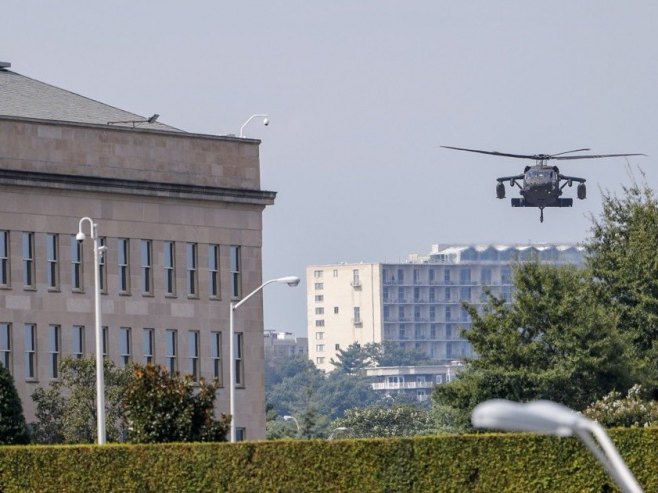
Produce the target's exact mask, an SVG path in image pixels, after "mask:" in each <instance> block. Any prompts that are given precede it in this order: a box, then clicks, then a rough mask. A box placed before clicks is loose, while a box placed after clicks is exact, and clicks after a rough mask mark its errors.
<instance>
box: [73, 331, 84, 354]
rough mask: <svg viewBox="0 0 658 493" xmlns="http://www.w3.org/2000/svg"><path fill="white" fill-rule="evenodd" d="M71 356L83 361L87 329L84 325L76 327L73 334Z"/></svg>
mask: <svg viewBox="0 0 658 493" xmlns="http://www.w3.org/2000/svg"><path fill="white" fill-rule="evenodd" d="M71 340H72V347H71V356H73V357H74V358H76V359H82V358H83V357H84V354H85V327H84V325H74V326H73V333H72V337H71Z"/></svg>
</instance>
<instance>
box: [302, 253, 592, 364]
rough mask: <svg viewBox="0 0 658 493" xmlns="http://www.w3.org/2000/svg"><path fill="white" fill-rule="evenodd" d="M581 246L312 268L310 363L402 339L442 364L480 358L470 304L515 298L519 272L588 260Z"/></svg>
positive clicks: (309, 288) (406, 345) (436, 255)
mask: <svg viewBox="0 0 658 493" xmlns="http://www.w3.org/2000/svg"><path fill="white" fill-rule="evenodd" d="M583 255H584V251H583V248H582V247H579V246H576V245H449V246H439V245H433V247H432V250H431V251H430V253H429V254H427V255H418V254H413V255H410V256H409V258H408V259H407V261H406V262H404V263H358V264H356V263H354V264H349V263H341V264H331V265H312V266H309V267H307V269H306V281H307V283H306V285H307V320H308V338H309V358H310V359H311V360H312V361H313V362H315V364H316V365H317V366H318V367H319V368H321V369H323V370H326V371H331V370H332V369H333V365H331V359H332V358H335V355H336V353H337V351H338V350H339V349H345V348H346V347H347V346H349V345H350V344H352V343H354V342H358V343H360V344H366V343H369V342H382V341H395V342H397V343H398V344H400V346H401V347H403V348H406V349H409V350H411V349H415V350H418V351H421V352H423V353H425V354H426V355H428V356H429V357H431V359H432V360H433V361H435V362H437V363H439V364H448V363H449V362H450V361H453V360H459V359H462V358H464V357H470V356H472V355H473V353H472V350H471V347H470V345H469V344H468V342H467V341H466V340H465V339H464V338H463V337H462V336H461V331H462V329H468V327H470V324H471V321H470V317H469V316H468V313H467V312H466V311H465V310H464V309H463V308H462V301H467V302H470V303H474V304H482V303H484V302H485V301H486V292H487V291H489V292H491V293H493V294H495V295H496V296H499V297H503V298H505V299H507V300H511V299H512V293H513V282H512V266H513V264H514V263H517V262H525V261H529V260H538V261H540V262H545V263H551V264H558V265H559V264H575V265H580V264H582V262H583Z"/></svg>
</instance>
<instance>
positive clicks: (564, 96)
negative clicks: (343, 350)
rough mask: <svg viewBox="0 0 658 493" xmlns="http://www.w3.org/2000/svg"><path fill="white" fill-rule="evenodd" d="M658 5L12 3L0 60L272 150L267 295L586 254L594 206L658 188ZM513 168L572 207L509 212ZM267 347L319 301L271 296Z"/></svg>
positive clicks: (267, 174) (264, 164)
mask: <svg viewBox="0 0 658 493" xmlns="http://www.w3.org/2000/svg"><path fill="white" fill-rule="evenodd" d="M657 23H658V2H655V1H649V0H647V1H645V0H635V1H632V2H618V1H612V0H598V1H594V0H591V1H588V0H579V1H576V2H574V1H572V0H555V1H552V2H528V1H525V0H509V1H508V0H505V1H502V0H501V1H497V2H496V1H490V0H472V1H466V2H454V1H444V0H422V1H421V0H417V1H414V0H407V1H404V2H403V1H389V0H379V1H374V0H373V1H362V0H331V1H324V2H322V1H308V0H281V1H278V2H272V1H265V0H263V1H255V0H241V1H240V2H235V1H233V2H228V1H222V0H195V1H193V2H180V1H171V0H159V1H155V0H142V1H139V2H135V1H134V0H130V1H127V0H115V1H113V2H89V1H88V0H60V1H58V2H43V1H36V0H4V1H3V7H2V29H0V61H6V62H10V63H11V64H12V67H11V69H12V70H14V71H16V72H18V73H21V74H23V75H26V76H28V77H32V78H34V79H37V80H40V81H43V82H46V83H49V84H52V85H55V86H58V87H62V88H65V89H68V90H70V91H73V92H77V93H79V94H82V95H84V96H87V97H90V98H93V99H96V100H99V101H102V102H104V103H107V104H111V105H113V106H117V107H119V108H122V109H125V110H128V111H131V112H134V113H138V114H141V115H144V116H150V115H152V114H154V113H158V114H160V119H159V121H161V122H163V123H167V124H169V125H172V126H174V127H177V128H180V129H183V130H186V131H190V132H196V133H205V134H214V135H226V134H239V131H240V127H241V126H242V124H243V123H244V122H245V121H246V120H247V119H248V118H249V116H250V115H253V114H259V113H266V114H268V115H270V119H271V123H270V125H269V126H267V127H265V126H263V125H262V124H261V122H260V120H259V119H254V120H252V121H251V122H250V123H249V125H248V126H247V127H245V135H246V136H248V137H253V138H257V139H261V140H262V143H261V147H260V153H261V186H262V188H263V189H265V190H272V191H276V192H277V194H278V195H277V199H276V203H275V205H274V206H270V207H268V208H267V209H266V210H265V212H264V215H263V220H264V226H263V228H264V229H263V242H264V245H263V278H264V280H267V279H271V278H275V277H281V276H287V275H297V276H299V277H301V278H302V279H303V278H304V276H305V270H306V267H307V266H309V265H317V264H330V263H337V262H361V261H363V262H397V261H404V260H405V259H406V258H407V256H408V255H409V254H410V253H421V254H424V253H428V252H429V251H430V250H431V247H432V245H433V244H452V243H478V244H480V243H545V242H559V243H562V242H569V243H572V242H583V241H586V240H587V239H588V238H589V236H590V234H591V227H592V219H593V218H597V217H599V215H600V213H601V191H602V190H603V191H607V192H609V193H612V194H619V193H621V191H622V187H623V186H624V185H629V184H630V183H631V180H632V179H633V175H634V176H635V179H639V180H642V178H641V175H642V174H644V176H645V177H644V179H645V180H646V182H647V184H648V185H649V186H651V187H652V188H656V186H657V185H658V171H657V170H656V167H655V165H654V162H655V159H656V157H657V156H658V139H656V137H655V135H656V131H657V130H658V97H657V95H656V92H657V90H658V63H657V61H658V30H656V25H657ZM442 145H449V146H457V147H468V148H476V149H484V150H492V151H501V152H511V153H519V154H536V153H547V154H552V153H558V152H562V151H568V150H571V149H579V148H584V147H586V148H591V149H592V152H594V153H598V154H607V153H645V154H647V155H648V156H647V157H632V158H628V159H625V158H613V159H605V160H579V161H563V162H561V163H558V164H559V165H560V170H561V171H562V172H563V173H565V174H569V175H574V176H581V177H584V178H587V184H588V198H587V199H586V200H584V201H580V200H577V199H575V196H576V190H575V186H574V187H573V188H571V189H569V188H566V189H565V196H567V197H574V206H573V208H565V209H546V211H545V220H544V222H543V223H540V222H539V211H538V210H537V209H533V208H527V209H519V208H511V207H510V204H509V197H512V196H517V195H516V194H512V192H511V191H510V190H509V187H508V192H507V193H508V198H507V199H505V200H497V199H496V198H495V197H496V195H495V185H496V178H497V177H498V176H506V175H514V174H518V173H521V172H522V170H523V167H524V166H525V165H526V164H531V163H530V162H526V161H523V160H518V159H510V158H501V157H496V156H485V155H480V154H471V153H463V152H457V151H451V150H447V149H442V148H441V147H440V146H442ZM263 295H264V296H263V298H264V316H265V329H268V330H280V331H290V332H293V333H295V334H297V335H304V334H305V333H306V286H305V282H304V281H303V282H302V283H301V284H300V286H299V287H298V288H295V289H294V290H290V289H289V288H287V287H286V286H285V285H271V286H268V287H267V288H266V289H265V292H264V293H263Z"/></svg>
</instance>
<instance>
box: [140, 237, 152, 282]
mask: <svg viewBox="0 0 658 493" xmlns="http://www.w3.org/2000/svg"><path fill="white" fill-rule="evenodd" d="M141 260H142V293H143V294H146V295H150V294H153V243H152V242H151V240H142V242H141Z"/></svg>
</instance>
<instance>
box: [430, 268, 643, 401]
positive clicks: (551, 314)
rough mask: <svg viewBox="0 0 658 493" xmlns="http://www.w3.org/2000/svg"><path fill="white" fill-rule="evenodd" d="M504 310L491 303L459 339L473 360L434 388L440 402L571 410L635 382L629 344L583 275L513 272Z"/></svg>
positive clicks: (564, 271) (571, 271) (553, 270)
mask: <svg viewBox="0 0 658 493" xmlns="http://www.w3.org/2000/svg"><path fill="white" fill-rule="evenodd" d="M514 277H515V287H516V291H515V296H514V300H513V302H512V304H511V305H506V304H505V303H504V301H503V300H502V299H497V298H494V297H490V299H489V303H488V305H487V306H485V309H484V311H483V312H479V311H478V310H477V308H476V307H475V306H473V305H468V304H466V305H465V308H466V309H467V311H468V313H469V315H470V316H471V319H472V321H473V324H472V328H471V329H470V330H468V331H466V332H465V333H464V337H466V339H467V340H468V341H469V342H470V343H471V345H472V346H473V349H474V350H475V352H476V353H477V354H478V358H477V359H474V360H472V361H469V362H468V364H467V365H466V367H465V369H464V370H462V372H461V373H460V374H459V376H458V378H457V379H456V380H454V381H453V382H451V383H450V384H446V385H440V386H438V387H437V388H436V389H435V393H434V397H435V399H436V401H437V402H438V403H440V404H444V405H448V406H452V407H455V408H457V409H461V410H470V409H472V408H473V407H474V406H475V405H476V404H478V403H479V402H482V401H484V400H486V399H491V398H505V399H511V400H515V401H528V400H533V399H549V400H553V401H557V402H560V403H563V404H565V405H567V406H569V407H572V408H575V409H577V410H581V409H584V408H585V407H587V405H589V404H590V403H591V402H594V401H595V400H597V399H599V398H601V397H602V396H604V395H605V394H607V393H608V392H610V391H611V390H613V389H618V390H621V391H625V390H626V389H628V388H629V387H630V386H631V385H632V384H633V383H634V379H635V378H636V377H637V375H638V372H637V365H636V362H635V360H634V359H633V358H632V357H631V354H630V344H629V342H628V341H627V340H626V339H625V338H624V337H623V335H622V334H620V333H619V331H618V330H617V319H616V317H615V315H614V313H611V311H610V310H609V309H608V307H607V306H606V305H605V304H604V303H602V302H601V298H600V296H599V291H598V289H596V286H595V285H594V284H593V283H592V282H591V277H590V276H589V273H588V272H586V271H584V270H582V269H577V268H575V267H555V266H548V265H540V264H537V263H528V264H522V265H520V266H518V267H517V268H516V269H515V276H514Z"/></svg>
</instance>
